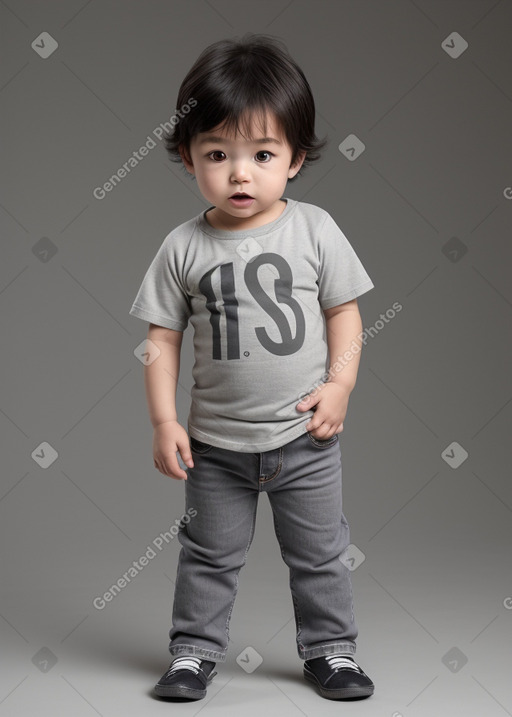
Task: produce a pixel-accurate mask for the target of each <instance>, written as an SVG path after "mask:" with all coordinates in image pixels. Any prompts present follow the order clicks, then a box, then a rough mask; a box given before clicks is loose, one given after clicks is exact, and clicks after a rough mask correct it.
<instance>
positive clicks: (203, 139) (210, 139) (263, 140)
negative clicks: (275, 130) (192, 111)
mask: <svg viewBox="0 0 512 717" xmlns="http://www.w3.org/2000/svg"><path fill="white" fill-rule="evenodd" d="M251 141H252V143H253V144H270V143H273V144H281V142H280V141H279V140H278V139H274V137H262V138H261V139H254V140H251ZM207 142H216V143H219V142H225V143H227V144H230V140H228V139H225V138H224V137H216V136H215V135H212V134H210V135H207V136H206V137H201V139H200V140H199V144H206V143H207Z"/></svg>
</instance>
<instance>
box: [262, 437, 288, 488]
mask: <svg viewBox="0 0 512 717" xmlns="http://www.w3.org/2000/svg"><path fill="white" fill-rule="evenodd" d="M282 467H283V447H282V446H281V447H280V448H279V461H278V463H277V468H276V469H275V471H274V472H273V473H271V474H269V475H268V476H265V475H264V476H262V475H260V476H259V479H258V482H259V483H260V485H262V484H266V483H270V481H271V480H274V478H277V476H278V475H279V473H280V472H281V468H282Z"/></svg>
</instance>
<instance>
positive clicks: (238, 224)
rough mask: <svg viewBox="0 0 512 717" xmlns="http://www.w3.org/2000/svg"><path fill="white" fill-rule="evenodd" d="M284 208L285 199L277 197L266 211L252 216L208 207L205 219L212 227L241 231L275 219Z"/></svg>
mask: <svg viewBox="0 0 512 717" xmlns="http://www.w3.org/2000/svg"><path fill="white" fill-rule="evenodd" d="M285 208H286V200H284V199H278V200H277V202H276V203H275V204H273V205H272V207H270V208H269V209H268V210H267V211H265V212H259V213H258V214H254V215H253V216H252V217H247V218H238V217H233V216H232V215H230V214H226V213H225V212H219V210H218V208H217V207H214V208H213V209H209V210H208V211H207V212H206V214H205V217H206V221H207V222H208V224H209V225H210V226H211V227H213V228H214V229H221V230H223V231H231V232H236V231H241V230H244V229H256V228H257V227H261V226H263V225H264V224H270V222H273V221H275V220H276V219H277V218H278V217H280V216H281V214H282V213H283V212H284V210H285Z"/></svg>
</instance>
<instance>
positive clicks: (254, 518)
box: [224, 500, 258, 650]
mask: <svg viewBox="0 0 512 717" xmlns="http://www.w3.org/2000/svg"><path fill="white" fill-rule="evenodd" d="M257 511H258V501H257V500H256V501H255V502H254V513H253V517H252V525H251V532H250V533H249V540H248V542H247V547H246V548H245V553H244V557H243V561H242V565H240V567H239V568H238V570H237V571H236V575H235V589H234V593H233V599H232V601H231V605H230V608H229V612H228V616H227V618H226V625H225V628H224V629H225V632H226V647H225V648H224V649H225V650H227V649H228V645H229V621H230V620H231V613H232V612H233V606H234V604H235V600H236V596H237V593H238V583H239V581H238V575H239V573H240V570H241V569H242V568H243V566H244V565H245V563H246V561H247V555H248V553H249V548H250V547H251V543H252V539H253V537H254V528H255V525H256V513H257Z"/></svg>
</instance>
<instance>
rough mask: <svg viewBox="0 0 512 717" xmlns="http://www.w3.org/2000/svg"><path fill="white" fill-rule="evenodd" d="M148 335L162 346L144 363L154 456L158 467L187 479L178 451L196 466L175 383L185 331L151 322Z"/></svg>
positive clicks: (189, 462) (184, 459)
mask: <svg viewBox="0 0 512 717" xmlns="http://www.w3.org/2000/svg"><path fill="white" fill-rule="evenodd" d="M148 339H150V340H151V341H152V342H153V343H154V344H156V346H158V348H159V350H160V355H159V356H158V358H157V359H155V360H154V361H153V362H152V363H151V364H149V365H147V366H144V384H145V388H146V398H147V403H148V409H149V417H150V420H151V423H152V425H153V428H154V434H153V459H154V463H155V468H157V469H158V470H159V471H160V473H163V474H164V475H168V476H169V477H170V478H183V479H184V480H186V479H187V474H186V472H185V471H184V470H182V469H181V468H180V467H179V464H178V460H177V457H176V451H178V450H179V452H180V454H181V457H182V459H183V461H184V462H185V463H186V464H187V465H188V466H190V467H193V465H194V464H193V461H192V454H191V452H190V443H189V439H188V434H187V432H186V431H185V429H184V428H183V426H181V425H180V424H179V423H178V415H177V413H176V387H177V384H178V376H179V373H180V351H181V343H182V340H183V332H182V331H173V330H172V329H167V328H164V327H163V326H156V325H155V324H150V325H149V330H148Z"/></svg>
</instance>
